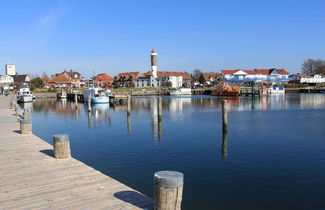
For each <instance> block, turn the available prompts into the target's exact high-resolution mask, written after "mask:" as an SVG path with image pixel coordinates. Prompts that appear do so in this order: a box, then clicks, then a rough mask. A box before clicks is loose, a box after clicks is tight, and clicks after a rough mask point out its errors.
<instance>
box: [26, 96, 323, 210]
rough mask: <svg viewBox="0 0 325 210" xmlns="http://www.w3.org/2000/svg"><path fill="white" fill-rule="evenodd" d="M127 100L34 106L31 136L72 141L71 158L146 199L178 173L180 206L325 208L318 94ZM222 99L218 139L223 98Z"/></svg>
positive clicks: (45, 102)
mask: <svg viewBox="0 0 325 210" xmlns="http://www.w3.org/2000/svg"><path fill="white" fill-rule="evenodd" d="M161 98H162V100H161V101H162V119H160V118H159V117H158V107H159V104H158V103H159V101H160V100H158V97H133V98H132V101H131V112H130V115H128V114H127V105H126V104H123V105H120V104H119V105H105V104H100V105H93V106H92V111H91V112H90V113H88V111H87V106H86V105H84V104H78V105H77V106H76V104H75V103H74V102H69V101H66V100H59V101H57V100H36V101H35V102H34V103H33V104H24V105H23V106H25V108H26V109H31V110H32V111H33V113H32V118H33V119H32V120H33V132H34V134H35V135H37V136H39V137H41V138H42V139H44V140H45V141H48V142H49V143H52V136H53V135H54V134H60V133H65V134H69V135H70V144H71V150H72V156H73V157H74V158H76V159H78V160H80V161H82V162H84V163H86V164H87V165H89V166H91V167H93V168H95V169H97V170H99V171H101V172H102V173H105V174H107V175H109V176H111V177H113V178H115V179H117V180H118V181H120V182H122V183H124V184H126V185H128V186H130V187H132V188H134V189H136V190H138V191H140V192H142V193H144V194H146V195H147V196H149V197H153V174H154V172H156V171H161V170H176V171H180V172H182V173H184V175H185V184H184V195H183V209H186V210H187V209H190V210H191V209H219V210H221V209H250V210H253V209H256V210H261V209H325V200H324V189H325V167H324V166H325V155H324V154H325V128H324V125H325V94H287V95H285V96H281V95H275V96H271V97H254V98H252V97H234V98H221V97H210V96H192V97H191V96H185V97H167V96H166V97H161ZM222 99H227V100H228V122H229V125H228V135H227V136H223V135H222V132H221V131H222V129H221V112H220V111H221V100H222Z"/></svg>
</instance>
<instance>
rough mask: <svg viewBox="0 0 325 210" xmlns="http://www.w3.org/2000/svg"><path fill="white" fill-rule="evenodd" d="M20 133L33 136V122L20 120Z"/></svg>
mask: <svg viewBox="0 0 325 210" xmlns="http://www.w3.org/2000/svg"><path fill="white" fill-rule="evenodd" d="M20 133H21V134H31V133H32V121H31V120H25V119H21V120H20Z"/></svg>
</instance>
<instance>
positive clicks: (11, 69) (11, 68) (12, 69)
mask: <svg viewBox="0 0 325 210" xmlns="http://www.w3.org/2000/svg"><path fill="white" fill-rule="evenodd" d="M5 71H6V75H9V76H14V75H16V74H17V73H16V66H15V64H7V65H5Z"/></svg>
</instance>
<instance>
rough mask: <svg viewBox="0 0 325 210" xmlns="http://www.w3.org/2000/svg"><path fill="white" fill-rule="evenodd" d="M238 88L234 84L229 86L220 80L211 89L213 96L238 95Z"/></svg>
mask: <svg viewBox="0 0 325 210" xmlns="http://www.w3.org/2000/svg"><path fill="white" fill-rule="evenodd" d="M239 94H240V89H239V88H238V87H236V86H231V85H229V84H228V83H226V82H221V83H219V84H218V85H217V87H216V88H215V89H213V90H212V92H211V95H213V96H239Z"/></svg>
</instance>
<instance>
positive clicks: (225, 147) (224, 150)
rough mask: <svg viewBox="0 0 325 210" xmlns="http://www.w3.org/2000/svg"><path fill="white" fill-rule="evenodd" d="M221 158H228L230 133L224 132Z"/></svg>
mask: <svg viewBox="0 0 325 210" xmlns="http://www.w3.org/2000/svg"><path fill="white" fill-rule="evenodd" d="M221 156H222V157H223V158H226V157H227V156H228V132H227V131H225V132H222V143H221Z"/></svg>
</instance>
